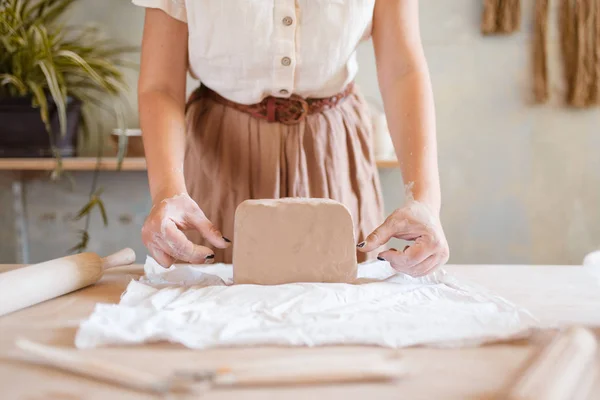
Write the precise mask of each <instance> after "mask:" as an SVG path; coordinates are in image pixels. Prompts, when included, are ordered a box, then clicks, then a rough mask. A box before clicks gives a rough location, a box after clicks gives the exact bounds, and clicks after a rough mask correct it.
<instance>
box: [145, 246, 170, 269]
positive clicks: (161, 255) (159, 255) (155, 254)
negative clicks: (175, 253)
mask: <svg viewBox="0 0 600 400" xmlns="http://www.w3.org/2000/svg"><path fill="white" fill-rule="evenodd" d="M148 251H149V252H150V255H151V256H152V258H154V260H156V262H157V263H159V264H160V266H161V267H163V268H169V267H170V266H171V265H173V263H174V262H175V259H174V258H173V257H171V256H170V255H168V254H167V253H165V252H164V251H162V250H161V249H159V248H158V247H156V246H150V247H149V248H148Z"/></svg>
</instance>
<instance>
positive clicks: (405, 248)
mask: <svg viewBox="0 0 600 400" xmlns="http://www.w3.org/2000/svg"><path fill="white" fill-rule="evenodd" d="M409 247H410V246H406V247H404V250H402V252H405V251H406V250H407V249H408V248H409Z"/></svg>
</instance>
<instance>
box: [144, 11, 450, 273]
mask: <svg viewBox="0 0 600 400" xmlns="http://www.w3.org/2000/svg"><path fill="white" fill-rule="evenodd" d="M133 2H134V3H135V4H137V5H141V6H145V7H147V9H146V20H145V25H144V38H143V44H142V63H141V72H140V79H139V93H138V94H139V107H140V119H141V128H142V131H143V132H144V133H143V134H144V146H145V150H146V159H147V164H148V177H149V182H150V191H151V194H152V201H153V208H152V210H151V212H150V215H149V216H148V218H147V220H146V222H145V224H144V227H143V229H142V238H143V241H144V244H145V245H146V246H147V248H148V250H149V251H150V254H151V255H152V256H153V257H154V258H155V259H156V260H157V261H158V262H159V263H160V264H161V265H163V266H165V267H166V266H169V265H171V264H172V263H173V262H174V260H181V261H185V262H191V263H203V262H212V261H214V260H216V261H220V262H231V248H230V245H231V241H230V240H229V239H227V237H232V235H233V218H234V211H235V208H236V206H237V205H238V204H239V203H240V202H242V201H243V200H246V199H248V198H279V197H296V196H302V197H328V198H332V199H334V200H338V201H340V202H342V203H344V204H345V205H346V206H347V207H348V208H349V209H350V211H351V213H352V215H353V219H354V221H355V231H356V232H355V234H356V237H357V238H358V241H359V242H360V243H359V244H358V245H357V248H358V251H359V259H360V260H364V259H366V258H367V257H368V256H369V255H370V253H372V252H373V251H376V250H377V249H379V248H380V247H381V246H383V245H385V244H386V243H387V242H388V241H389V240H390V239H391V238H392V237H396V238H400V239H405V240H409V241H414V243H413V244H412V245H411V246H408V247H406V248H405V249H404V250H403V251H399V250H395V249H390V250H387V251H383V252H380V253H379V254H378V258H379V259H383V260H387V261H389V262H390V264H391V265H392V266H393V267H394V268H395V269H397V270H399V271H401V272H405V273H408V274H410V275H413V276H419V275H424V274H427V273H428V272H430V271H432V270H434V269H435V268H436V267H437V266H439V265H442V264H444V263H445V262H446V261H447V259H448V245H447V242H446V239H445V237H444V233H443V230H442V227H441V223H440V219H439V210H440V189H439V177H438V166H437V149H436V137H435V135H436V134H435V117H434V105H433V96H432V92H431V87H430V86H431V85H430V80H429V74H428V70H427V65H426V61H425V58H424V55H423V49H422V46H421V41H420V33H419V23H418V0H277V1H276V0H273V1H265V0H261V1H258V0H204V1H191V0H188V1H184V0H133ZM369 37H372V39H373V42H374V47H375V54H376V59H377V71H378V78H379V84H380V87H381V92H382V96H383V101H384V106H385V111H386V114H387V119H388V126H389V128H390V132H391V135H392V138H393V142H394V146H395V148H396V152H397V155H398V159H399V160H400V166H401V169H402V174H403V177H404V181H405V182H407V183H408V184H407V187H408V188H409V191H408V192H409V194H410V196H409V199H408V201H407V202H406V204H405V205H404V206H403V207H401V208H399V209H397V210H396V211H394V212H393V213H392V214H391V215H390V216H389V217H388V218H387V219H385V221H384V222H383V224H381V225H379V226H378V224H379V223H380V222H381V220H382V219H383V218H382V214H381V213H382V201H381V195H380V189H379V180H378V176H377V170H376V165H375V160H374V158H373V152H372V149H371V135H372V132H371V125H370V121H369V116H368V110H367V105H366V104H365V102H364V100H363V99H362V97H361V96H360V95H359V93H358V91H357V89H356V88H355V87H354V86H353V84H352V81H353V79H354V77H355V75H356V71H357V65H356V59H355V49H356V47H357V45H358V44H359V43H360V42H361V41H362V40H364V39H367V38H369ZM188 68H189V70H190V71H191V72H192V74H193V75H195V76H197V77H198V78H199V79H200V81H201V82H202V87H201V88H199V89H197V90H196V91H195V92H194V93H193V94H192V96H191V97H190V99H189V100H188V102H187V104H186V101H185V84H186V71H187V70H188ZM221 232H222V233H221ZM198 243H202V244H203V245H199V244H198ZM208 246H211V247H213V248H215V249H216V250H212V249H211V248H210V247H208Z"/></svg>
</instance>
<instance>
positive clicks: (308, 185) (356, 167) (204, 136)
mask: <svg viewBox="0 0 600 400" xmlns="http://www.w3.org/2000/svg"><path fill="white" fill-rule="evenodd" d="M186 120H187V143H186V153H185V162H184V168H183V169H184V175H185V181H186V187H187V190H188V193H189V195H190V197H191V198H192V199H194V200H195V201H196V202H197V203H198V205H199V206H200V208H201V209H202V211H204V213H205V214H206V216H207V217H208V219H209V220H210V221H211V222H212V223H213V224H214V225H215V226H216V227H217V228H218V229H220V230H221V232H222V233H223V235H224V236H225V237H228V238H233V237H234V236H235V235H234V232H233V222H234V217H235V210H236V208H237V206H238V205H239V204H240V203H241V202H242V201H244V200H248V199H279V198H283V197H319V198H328V199H332V200H336V201H339V202H340V203H342V204H344V205H345V206H346V207H348V209H349V210H350V213H351V214H352V220H353V221H354V237H355V238H356V240H357V243H359V242H361V241H363V240H365V238H366V236H367V235H369V234H370V233H371V232H372V231H373V230H374V229H375V228H376V227H377V226H379V224H381V223H382V222H383V219H384V218H383V198H382V196H381V188H380V182H379V173H378V170H377V164H376V161H375V156H374V154H373V150H372V146H371V143H372V136H373V135H372V127H371V121H370V116H369V111H368V107H367V106H366V103H365V102H364V99H363V98H362V96H361V95H360V94H359V93H358V92H357V89H354V92H353V93H352V94H350V95H349V96H348V97H347V98H346V99H344V100H343V101H342V102H341V103H340V104H338V105H337V106H336V107H334V108H331V109H329V110H326V111H324V112H321V113H317V114H312V115H309V116H308V117H307V118H306V119H305V120H304V121H303V122H301V123H299V124H297V125H284V124H280V123H269V122H267V121H263V120H258V119H256V118H253V117H252V116H250V115H249V114H246V113H244V112H241V111H238V110H235V109H233V108H231V107H228V106H225V105H222V104H219V103H216V102H215V101H214V100H211V99H209V98H200V99H198V100H196V101H193V102H191V103H190V104H189V106H188V111H187V115H186ZM187 234H188V237H189V238H190V240H192V241H193V242H194V243H196V244H200V245H204V246H209V244H208V243H207V242H206V241H205V240H204V239H203V238H202V236H201V234H200V233H199V232H193V231H191V232H188V233H187ZM232 251H233V250H232V248H231V247H230V248H228V249H225V250H220V249H215V262H222V263H231V262H232ZM375 256H376V253H371V254H365V253H361V252H359V253H358V254H357V257H358V260H359V261H365V260H367V259H371V258H374V257H375Z"/></svg>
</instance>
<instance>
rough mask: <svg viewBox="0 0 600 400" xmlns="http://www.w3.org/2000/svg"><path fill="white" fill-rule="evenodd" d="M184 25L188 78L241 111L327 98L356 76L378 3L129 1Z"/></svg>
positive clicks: (368, 0) (321, 0)
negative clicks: (271, 101)
mask: <svg viewBox="0 0 600 400" xmlns="http://www.w3.org/2000/svg"><path fill="white" fill-rule="evenodd" d="M132 1H133V3H134V4H136V5H140V6H144V7H152V8H160V9H162V10H164V11H165V12H166V13H167V14H169V15H171V16H172V17H174V18H176V19H178V20H180V21H183V22H187V24H188V32H189V39H188V48H189V50H188V52H189V63H190V71H191V73H192V75H194V76H195V77H197V78H198V79H200V81H201V82H202V83H203V84H205V85H206V86H208V87H209V88H211V89H213V90H214V91H216V92H217V93H219V94H220V95H221V96H223V97H225V98H227V99H229V100H232V101H235V102H238V103H243V104H252V103H258V102H260V101H261V100H262V99H263V98H264V97H266V96H277V97H288V96H289V95H290V94H291V93H295V94H298V95H300V96H303V97H329V96H332V95H334V94H336V93H339V92H340V91H342V90H343V89H344V87H345V86H346V85H347V84H348V83H350V82H351V81H352V80H353V79H354V77H355V75H356V72H357V69H358V66H357V62H356V47H357V46H358V44H359V43H360V42H361V41H362V40H365V39H368V38H369V37H370V35H371V26H372V19H373V7H374V5H375V0H132Z"/></svg>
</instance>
